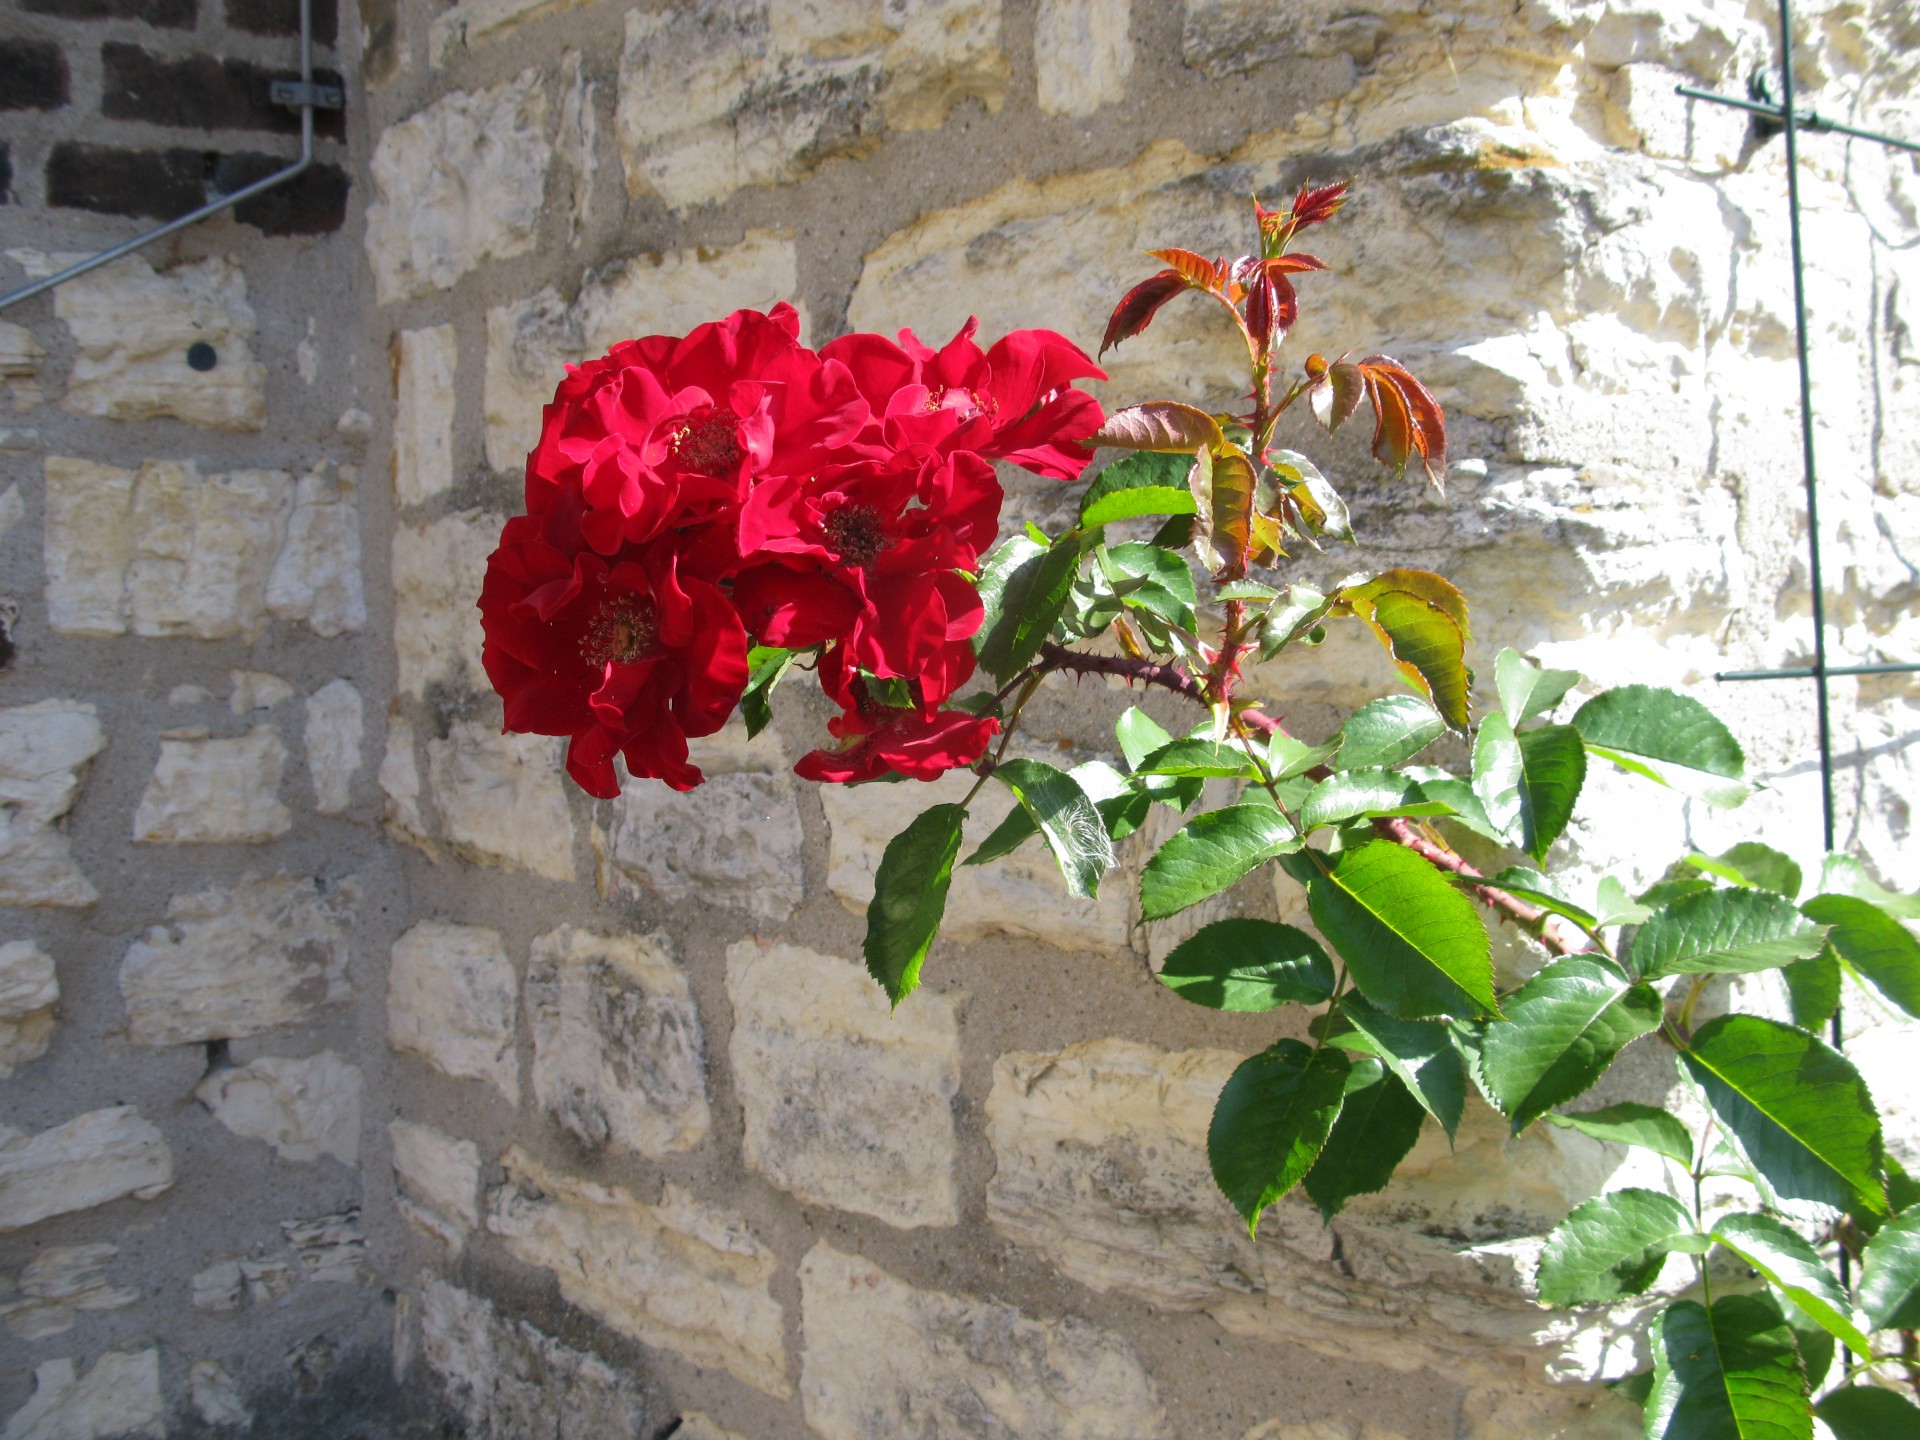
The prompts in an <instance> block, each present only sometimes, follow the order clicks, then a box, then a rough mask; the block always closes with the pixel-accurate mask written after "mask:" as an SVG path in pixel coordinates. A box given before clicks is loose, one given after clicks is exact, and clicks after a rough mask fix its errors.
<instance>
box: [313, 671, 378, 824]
mask: <svg viewBox="0 0 1920 1440" xmlns="http://www.w3.org/2000/svg"><path fill="white" fill-rule="evenodd" d="M365 730H366V707H365V706H364V705H363V704H362V702H361V700H360V692H359V691H358V690H356V689H354V688H353V682H352V681H350V680H344V679H341V680H329V681H328V682H327V683H326V684H325V685H322V686H321V687H320V688H319V689H318V690H316V691H314V692H313V694H311V695H309V696H308V697H307V724H306V729H305V731H304V732H303V737H302V738H303V739H304V740H305V742H306V747H307V775H308V777H309V778H310V779H311V780H312V781H313V808H314V809H316V810H318V811H319V812H320V813H321V814H322V815H338V814H339V813H340V812H341V811H343V810H345V809H346V808H347V806H348V805H349V804H351V803H352V800H353V777H354V776H356V775H358V774H359V773H360V741H361V738H362V736H363V735H364V733H365Z"/></svg>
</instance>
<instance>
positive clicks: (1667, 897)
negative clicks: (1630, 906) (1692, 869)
mask: <svg viewBox="0 0 1920 1440" xmlns="http://www.w3.org/2000/svg"><path fill="white" fill-rule="evenodd" d="M1713 888H1714V886H1713V882H1712V881H1711V880H1701V879H1681V880H1671V879H1669V880H1656V881H1654V882H1653V884H1651V885H1649V886H1648V887H1647V888H1646V889H1644V890H1642V891H1641V892H1640V893H1639V894H1638V895H1636V896H1634V900H1635V902H1636V903H1637V904H1638V905H1639V906H1640V907H1641V908H1642V909H1643V910H1645V911H1646V912H1647V915H1651V914H1652V913H1653V912H1654V911H1655V910H1659V909H1663V908H1664V907H1666V906H1668V905H1671V904H1673V902H1674V901H1676V900H1684V899H1686V897H1687V896H1689V895H1704V894H1706V893H1707V892H1708V891H1709V890H1711V889H1713ZM1645 918H1646V916H1642V917H1641V919H1642V920H1644V919H1645Z"/></svg>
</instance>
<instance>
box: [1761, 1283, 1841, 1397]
mask: <svg viewBox="0 0 1920 1440" xmlns="http://www.w3.org/2000/svg"><path fill="white" fill-rule="evenodd" d="M1774 1298H1775V1299H1776V1300H1778V1299H1779V1298H1780V1297H1779V1293H1778V1292H1777V1291H1776V1292H1775V1294H1774ZM1780 1312H1781V1313H1782V1314H1783V1315H1785V1316H1786V1317H1787V1328H1788V1329H1789V1330H1791V1331H1793V1343H1794V1345H1795V1346H1796V1347H1797V1348H1798V1349H1799V1351H1800V1363H1801V1364H1802V1365H1804V1366H1806V1367H1807V1387H1808V1388H1809V1389H1810V1390H1818V1389H1819V1388H1820V1386H1821V1384H1822V1383H1823V1382H1824V1381H1825V1380H1826V1378H1827V1372H1828V1371H1829V1370H1831V1369H1832V1368H1833V1352H1834V1351H1835V1350H1837V1349H1838V1348H1839V1347H1838V1346H1837V1345H1835V1344H1834V1343H1833V1336H1831V1335H1829V1334H1828V1333H1827V1332H1826V1331H1825V1330H1823V1329H1821V1328H1820V1327H1819V1326H1818V1325H1816V1324H1814V1323H1813V1321H1811V1320H1809V1319H1808V1318H1807V1316H1806V1312H1805V1311H1803V1310H1802V1309H1801V1308H1800V1307H1799V1306H1798V1305H1795V1304H1794V1303H1793V1302H1792V1301H1791V1300H1781V1301H1780Z"/></svg>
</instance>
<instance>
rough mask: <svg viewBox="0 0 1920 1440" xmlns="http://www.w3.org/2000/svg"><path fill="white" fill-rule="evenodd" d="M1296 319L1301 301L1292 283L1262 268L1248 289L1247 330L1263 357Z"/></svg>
mask: <svg viewBox="0 0 1920 1440" xmlns="http://www.w3.org/2000/svg"><path fill="white" fill-rule="evenodd" d="M1299 319H1300V299H1299V296H1297V295H1296V294H1294V290H1293V283H1292V282H1291V281H1290V280H1288V279H1287V277H1286V276H1284V275H1279V274H1275V273H1274V272H1273V271H1272V270H1271V269H1269V268H1268V267H1267V266H1265V265H1262V266H1261V267H1260V268H1259V269H1258V270H1256V271H1255V272H1254V276H1253V279H1252V281H1251V282H1250V283H1249V285H1248V288H1247V329H1248V330H1250V331H1251V332H1252V333H1253V343H1254V344H1256V345H1258V346H1259V347H1260V350H1261V352H1262V353H1263V354H1264V353H1265V352H1266V350H1267V349H1268V348H1269V347H1270V346H1271V345H1272V344H1273V343H1274V342H1275V341H1276V340H1284V339H1285V338H1286V336H1287V332H1288V331H1289V330H1291V329H1293V327H1294V324H1295V322H1297V321H1298V320H1299Z"/></svg>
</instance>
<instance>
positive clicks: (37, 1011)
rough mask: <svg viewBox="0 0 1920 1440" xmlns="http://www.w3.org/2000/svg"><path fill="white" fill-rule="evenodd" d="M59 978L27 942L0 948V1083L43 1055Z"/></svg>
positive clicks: (47, 960)
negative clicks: (18, 1068)
mask: <svg viewBox="0 0 1920 1440" xmlns="http://www.w3.org/2000/svg"><path fill="white" fill-rule="evenodd" d="M59 1002H60V976H59V973H58V972H57V971H56V970H55V969H54V965H53V961H52V959H51V958H50V957H49V956H48V955H47V954H46V953H45V952H44V951H42V950H41V948H40V947H39V946H38V945H36V944H34V943H33V941H31V940H9V941H7V943H6V944H4V945H0V1080H4V1079H5V1078H6V1077H7V1076H9V1075H11V1074H13V1072H14V1070H15V1069H16V1068H17V1067H18V1066H21V1065H25V1064H26V1063H27V1062H28V1061H29V1060H38V1059H39V1058H40V1057H41V1056H42V1055H44V1054H46V1053H47V1046H48V1045H49V1044H50V1043H51V1042H52V1040H53V1007H54V1006H55V1005H57V1004H58V1003H59Z"/></svg>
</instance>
